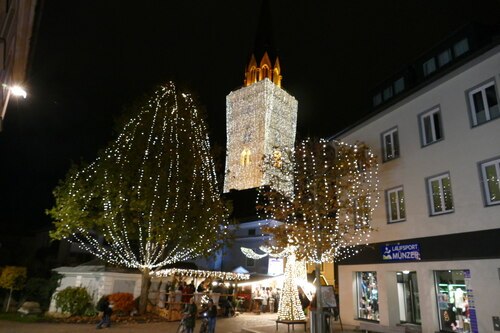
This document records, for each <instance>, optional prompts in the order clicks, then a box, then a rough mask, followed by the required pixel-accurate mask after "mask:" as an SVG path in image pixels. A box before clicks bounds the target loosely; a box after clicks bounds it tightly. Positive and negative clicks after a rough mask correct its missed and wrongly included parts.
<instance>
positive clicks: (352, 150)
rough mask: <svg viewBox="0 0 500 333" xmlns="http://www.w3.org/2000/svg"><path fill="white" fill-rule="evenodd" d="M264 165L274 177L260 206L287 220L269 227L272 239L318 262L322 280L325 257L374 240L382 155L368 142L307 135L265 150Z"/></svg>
mask: <svg viewBox="0 0 500 333" xmlns="http://www.w3.org/2000/svg"><path fill="white" fill-rule="evenodd" d="M263 168H264V169H265V170H267V171H268V174H269V178H268V179H267V180H266V183H267V185H266V186H262V187H261V188H260V190H259V196H258V199H257V207H258V209H259V210H260V212H261V214H262V215H263V217H265V218H271V219H274V220H277V221H281V222H284V223H283V224H278V225H275V226H274V227H269V228H267V229H266V231H267V232H269V233H270V234H272V235H273V237H272V244H273V246H275V247H277V248H278V249H280V248H281V249H285V248H287V247H293V248H294V249H295V255H296V257H297V260H305V261H306V262H308V263H314V264H316V280H317V286H319V271H320V264H321V263H322V262H333V261H334V260H335V259H341V258H345V257H348V256H351V255H354V254H356V253H357V252H358V245H363V244H367V243H368V242H369V236H370V232H371V231H372V227H371V225H370V223H371V217H372V212H373V210H374V208H375V207H376V205H377V203H378V178H377V170H378V164H377V161H376V158H375V156H374V155H373V153H372V152H371V151H370V149H369V148H368V147H367V146H366V145H364V144H355V145H349V144H346V143H342V142H337V141H331V142H327V141H325V140H322V139H320V140H313V139H306V140H304V141H302V142H300V143H299V144H298V145H297V147H296V148H295V149H282V150H280V149H279V148H277V149H276V151H275V152H274V153H273V154H272V155H269V156H265V157H264V159H263ZM318 289H319V288H318ZM317 295H318V297H317V301H318V304H320V302H321V299H320V293H318V294H317ZM318 308H319V307H318Z"/></svg>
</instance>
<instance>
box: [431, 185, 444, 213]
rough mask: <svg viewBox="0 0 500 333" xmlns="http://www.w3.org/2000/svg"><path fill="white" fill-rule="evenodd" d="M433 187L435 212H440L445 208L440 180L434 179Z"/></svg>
mask: <svg viewBox="0 0 500 333" xmlns="http://www.w3.org/2000/svg"><path fill="white" fill-rule="evenodd" d="M431 189H432V203H433V206H434V212H436V213H438V212H441V211H442V210H443V208H442V206H441V187H440V184H439V180H433V181H432V182H431Z"/></svg>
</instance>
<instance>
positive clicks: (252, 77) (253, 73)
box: [249, 66, 257, 85]
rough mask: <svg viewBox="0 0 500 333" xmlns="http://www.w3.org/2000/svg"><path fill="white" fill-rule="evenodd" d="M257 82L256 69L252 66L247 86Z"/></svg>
mask: <svg viewBox="0 0 500 333" xmlns="http://www.w3.org/2000/svg"><path fill="white" fill-rule="evenodd" d="M255 82H257V68H256V67H254V66H252V68H250V82H249V85H250V84H252V83H255Z"/></svg>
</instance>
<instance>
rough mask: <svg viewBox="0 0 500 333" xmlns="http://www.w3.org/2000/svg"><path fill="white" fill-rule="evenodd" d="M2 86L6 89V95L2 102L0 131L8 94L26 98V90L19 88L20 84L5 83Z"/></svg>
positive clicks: (8, 97) (7, 103) (7, 102)
mask: <svg viewBox="0 0 500 333" xmlns="http://www.w3.org/2000/svg"><path fill="white" fill-rule="evenodd" d="M2 87H3V88H4V89H7V96H6V97H5V102H4V103H3V108H2V114H1V116H0V132H1V131H2V127H3V126H2V124H3V120H4V118H5V113H6V112H7V105H9V99H10V95H11V94H12V95H14V96H22V97H23V98H26V95H27V94H26V91H25V90H24V89H23V88H21V87H20V86H9V85H6V84H2Z"/></svg>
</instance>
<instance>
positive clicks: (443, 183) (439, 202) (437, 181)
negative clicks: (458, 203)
mask: <svg viewBox="0 0 500 333" xmlns="http://www.w3.org/2000/svg"><path fill="white" fill-rule="evenodd" d="M427 190H428V194H429V206H430V209H431V215H439V214H444V213H451V212H453V209H454V208H453V196H452V194H451V181H450V175H449V174H447V173H446V174H443V175H439V176H436V177H432V178H428V179H427Z"/></svg>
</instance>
